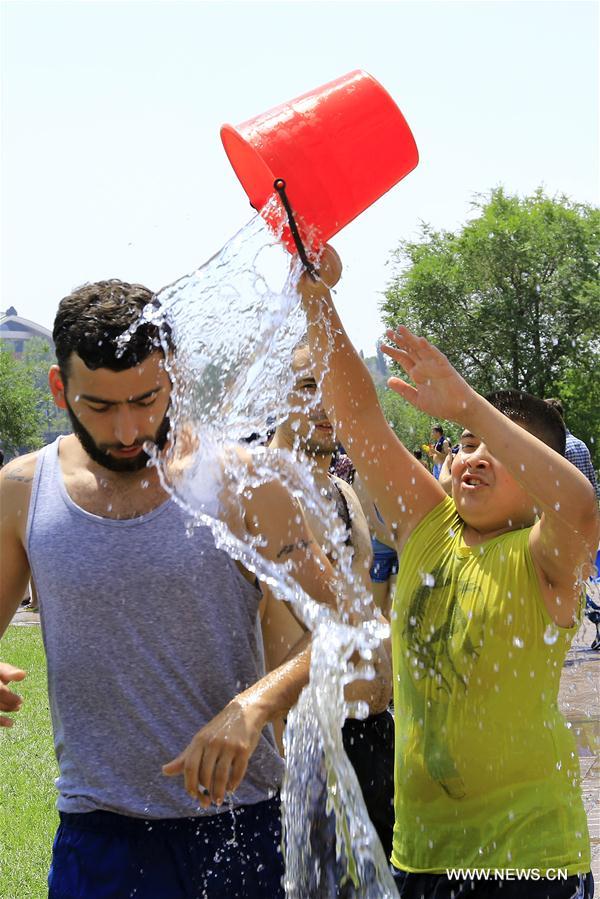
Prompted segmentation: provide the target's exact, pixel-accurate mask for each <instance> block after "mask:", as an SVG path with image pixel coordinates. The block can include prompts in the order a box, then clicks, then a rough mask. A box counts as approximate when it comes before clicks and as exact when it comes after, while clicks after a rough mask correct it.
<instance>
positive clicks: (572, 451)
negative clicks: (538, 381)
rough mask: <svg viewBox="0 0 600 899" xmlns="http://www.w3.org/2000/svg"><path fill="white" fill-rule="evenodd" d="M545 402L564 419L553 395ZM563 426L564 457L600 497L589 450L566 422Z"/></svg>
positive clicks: (559, 402)
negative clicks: (565, 437) (564, 438)
mask: <svg viewBox="0 0 600 899" xmlns="http://www.w3.org/2000/svg"><path fill="white" fill-rule="evenodd" d="M546 402H547V403H548V405H549V406H552V408H553V409H556V411H557V412H558V414H559V415H560V417H561V418H562V420H563V421H564V420H565V414H564V408H563V404H562V402H561V401H560V400H559V399H556V398H554V397H552V398H550V399H547V400H546ZM565 428H566V431H567V446H566V449H565V458H567V459H568V460H569V462H572V463H573V465H576V466H577V468H578V469H579V471H581V472H582V473H583V474H584V475H585V476H586V478H587V479H588V481H589V482H590V484H591V485H592V487H593V488H594V492H595V494H596V498H597V499H600V487H599V485H598V480H597V478H596V472H595V471H594V466H593V465H592V457H591V455H590V451H589V449H588V448H587V446H586V445H585V443H584V442H583V440H580V439H579V438H578V437H574V436H573V434H571V432H570V431H569V429H568V427H567V425H566V422H565Z"/></svg>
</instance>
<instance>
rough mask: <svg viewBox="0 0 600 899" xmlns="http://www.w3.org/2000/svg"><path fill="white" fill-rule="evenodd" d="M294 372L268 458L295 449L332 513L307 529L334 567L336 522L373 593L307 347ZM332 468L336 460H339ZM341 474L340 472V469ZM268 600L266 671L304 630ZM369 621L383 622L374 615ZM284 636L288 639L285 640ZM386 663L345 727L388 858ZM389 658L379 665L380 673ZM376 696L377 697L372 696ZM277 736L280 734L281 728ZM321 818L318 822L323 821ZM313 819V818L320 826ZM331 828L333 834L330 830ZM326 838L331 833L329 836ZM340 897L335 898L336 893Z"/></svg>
mask: <svg viewBox="0 0 600 899" xmlns="http://www.w3.org/2000/svg"><path fill="white" fill-rule="evenodd" d="M292 369H293V371H294V373H295V376H296V380H295V384H294V390H293V393H292V395H291V397H290V401H291V407H292V409H293V411H292V412H291V413H290V415H289V416H288V418H287V419H286V420H284V421H282V422H280V423H279V425H278V426H277V428H276V430H275V434H274V436H273V439H272V441H271V443H270V445H269V452H270V453H271V452H273V453H275V452H278V451H279V452H280V451H288V452H289V451H293V450H294V449H295V450H296V451H297V453H298V458H299V459H300V460H301V462H302V463H303V464H305V465H308V466H309V467H310V469H311V471H312V474H313V477H314V481H315V486H316V487H317V489H318V490H319V491H320V493H321V496H322V497H323V498H324V499H325V500H327V501H328V503H329V504H330V514H329V516H328V518H327V520H323V519H322V518H321V517H320V514H319V513H317V512H316V511H315V509H314V508H312V507H311V505H310V503H308V502H306V501H304V500H303V499H302V498H301V499H300V502H301V505H302V508H303V511H304V515H305V516H306V521H307V524H308V527H309V529H310V531H311V534H312V535H313V537H314V539H315V540H316V542H317V543H318V544H319V545H320V546H321V547H322V549H323V551H324V552H325V553H326V554H327V556H328V558H329V560H330V562H331V563H332V565H333V566H334V568H337V567H338V566H339V564H340V560H339V549H338V548H336V547H335V546H332V544H331V538H330V530H331V526H332V524H334V525H335V526H338V527H339V526H340V525H341V526H342V527H343V529H344V533H345V541H344V546H345V547H347V549H348V550H349V551H350V553H351V571H352V576H353V578H354V581H355V582H356V583H358V584H361V585H362V586H363V587H365V588H367V589H369V586H370V583H369V568H370V565H371V540H370V534H369V527H368V524H367V520H366V518H365V514H364V512H363V509H362V507H361V503H360V502H359V499H358V497H357V494H356V492H355V490H354V489H353V486H351V485H350V484H349V483H348V481H347V480H345V479H344V478H341V477H339V476H338V475H337V474H336V473H334V472H333V471H332V457H333V456H334V454H335V455H336V456H337V459H338V461H339V460H340V459H341V460H342V462H343V466H344V469H343V470H344V472H345V473H346V474H348V473H349V471H350V469H352V470H353V466H352V462H351V461H350V458H349V457H348V455H347V454H346V453H345V452H342V453H339V452H338V453H336V448H338V444H337V441H336V437H335V431H334V429H333V427H332V425H331V422H330V421H329V419H328V418H327V415H326V414H325V412H324V411H323V408H322V407H321V406H320V404H319V405H318V406H317V408H314V401H313V399H314V396H315V393H316V390H317V384H316V381H315V378H314V374H313V371H312V365H311V361H310V353H309V348H308V346H307V345H301V346H299V347H297V348H296V350H295V352H294V355H293V360H292ZM334 465H335V460H334ZM336 469H337V466H336ZM263 592H264V593H265V596H266V603H267V604H266V607H265V611H264V616H265V617H266V618H268V617H269V616H271V617H273V618H274V619H276V620H277V626H276V627H274V628H270V630H272V631H273V633H275V634H277V641H276V642H275V643H273V642H272V641H268V642H267V644H266V646H265V650H266V656H267V667H274V666H276V665H280V664H281V663H282V661H284V660H285V659H286V658H287V656H288V653H289V651H290V650H294V649H295V651H296V652H297V651H298V649H299V648H300V647H302V646H303V645H305V642H306V636H305V633H304V628H303V626H302V625H300V623H299V622H298V621H297V620H296V618H295V617H294V616H292V614H291V612H290V611H289V609H288V608H287V606H286V605H285V604H284V603H282V602H280V601H278V600H276V599H273V598H272V596H271V595H270V591H269V588H268V587H266V586H263ZM370 614H371V615H376V614H377V617H379V618H380V617H381V616H380V615H379V614H378V613H377V612H376V609H373V608H372V609H371V613H370ZM283 635H285V637H286V639H285V640H282V636H283ZM381 650H382V654H384V655H385V659H387V660H388V664H389V665H390V668H389V681H387V680H384V679H380V684H381V692H380V696H379V699H378V701H371V703H370V711H371V714H370V715H369V716H368V717H367V718H366V719H364V720H362V719H356V718H348V719H346V722H345V723H344V727H343V729H342V738H343V742H344V748H345V750H346V754H347V755H348V758H349V759H350V761H351V762H352V765H353V767H354V770H355V772H356V775H357V778H358V781H359V784H360V786H361V790H362V793H363V797H364V800H365V805H366V808H367V812H368V813H369V817H370V819H371V821H372V823H373V826H374V827H375V829H376V831H377V834H378V836H379V839H380V840H381V844H382V846H383V848H384V851H385V852H386V853H387V854H389V852H391V846H392V830H393V826H394V814H393V795H394V773H393V766H394V733H393V727H394V725H393V718H392V716H391V714H390V712H389V711H388V705H389V701H390V698H391V653H390V650H389V643H387V642H386V645H384V646H382V648H381ZM385 659H382V664H381V669H382V670H383V667H384V664H385ZM372 692H374V691H372ZM345 695H346V700H351V699H357V698H360V696H357V695H355V684H349V685H348V687H347V688H346V692H345ZM276 730H277V728H276ZM325 797H326V784H325V782H324V783H323V791H322V794H321V797H320V799H321V804H322V812H321V814H318V813H316V814H314V815H313V827H312V828H311V844H312V849H313V855H314V859H313V865H314V867H315V882H314V883H313V884H312V890H314V893H313V892H311V895H319V896H320V895H329V894H328V893H326V892H323V893H321V892H318V890H325V889H326V887H325V883H324V878H326V877H327V876H330V875H331V872H332V871H333V870H334V864H333V859H332V858H331V857H329V859H328V862H327V863H325V859H327V856H328V853H330V852H332V851H334V850H335V839H334V838H333V833H332V825H333V822H332V820H329V821H328V822H326V821H325V820H324V819H325V818H329V816H327V815H325ZM320 818H321V819H323V820H322V821H319V819H320ZM315 819H316V820H315ZM328 828H329V830H328ZM327 834H329V835H328V836H327ZM317 860H319V863H317ZM336 895H337V894H336Z"/></svg>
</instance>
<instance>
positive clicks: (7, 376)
mask: <svg viewBox="0 0 600 899" xmlns="http://www.w3.org/2000/svg"><path fill="white" fill-rule="evenodd" d="M54 362H56V359H55V357H54V352H53V350H52V347H51V346H50V345H49V344H48V343H47V342H46V341H45V340H42V339H41V338H37V337H36V338H33V339H32V340H28V341H27V342H26V344H25V350H24V352H23V355H22V356H21V358H17V357H15V356H14V355H13V353H12V351H11V350H9V349H8V348H7V347H5V346H3V345H2V343H0V441H2V445H3V448H4V451H5V452H6V453H7V454H10V455H13V454H17V453H19V452H23V451H25V450H34V449H38V448H39V447H40V446H41V445H42V443H43V436H44V434H45V433H46V432H49V431H50V432H52V431H65V432H68V431H69V430H70V426H69V420H68V418H67V415H66V413H65V412H63V411H62V410H60V409H58V408H57V407H56V406H55V404H54V400H53V398H52V394H51V393H50V388H49V387H48V369H49V368H50V366H51V365H52V364H53V363H54Z"/></svg>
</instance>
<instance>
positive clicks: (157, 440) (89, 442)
mask: <svg viewBox="0 0 600 899" xmlns="http://www.w3.org/2000/svg"><path fill="white" fill-rule="evenodd" d="M65 403H66V406H67V414H68V416H69V420H70V422H71V427H72V428H73V433H74V434H75V436H76V437H77V439H78V440H79V442H80V444H81V446H82V447H83V449H84V451H85V452H86V453H87V454H88V456H89V457H90V458H91V459H92V460H93V461H94V462H97V464H98V465H102V467H103V468H107V469H108V470H109V471H120V472H135V471H141V470H142V469H143V468H145V467H146V466H147V464H148V462H149V461H150V456H149V455H148V453H147V452H146V451H145V450H142V451H141V453H138V455H137V456H135V457H134V458H133V459H117V458H115V457H114V456H111V455H109V451H110V450H120V449H123V448H124V447H123V446H122V444H120V443H112V444H111V443H96V441H95V440H94V438H93V437H92V435H91V434H90V432H89V431H88V430H87V428H84V426H83V425H82V424H81V422H80V421H79V419H78V418H77V416H76V415H75V413H74V412H73V409H72V408H71V406H70V404H69V402H68V400H67V398H66V397H65ZM170 428H171V422H170V421H169V416H168V414H167V413H166V412H165V415H164V418H163V420H162V421H161V423H160V425H159V426H158V428H157V431H156V434H154V435H150V434H149V435H148V436H146V437H142V438H141V439H140V440H136V442H135V446H143V444H144V443H153V444H154V445H155V446H156V448H157V449H158V450H162V449H163V448H164V446H165V444H166V442H167V439H168V437H169V430H170Z"/></svg>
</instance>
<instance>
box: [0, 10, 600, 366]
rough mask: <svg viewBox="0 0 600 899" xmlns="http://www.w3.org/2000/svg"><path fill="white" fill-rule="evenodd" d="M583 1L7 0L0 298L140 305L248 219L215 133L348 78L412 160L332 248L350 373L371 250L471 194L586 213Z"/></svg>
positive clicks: (589, 13) (34, 309)
mask: <svg viewBox="0 0 600 899" xmlns="http://www.w3.org/2000/svg"><path fill="white" fill-rule="evenodd" d="M598 10H599V7H598V4H596V3H595V2H591V0H590V2H588V0H582V2H578V0H568V2H562V0H555V2H554V0H552V2H546V0H528V2H521V0H503V2H486V0H471V2H459V0H456V2H454V0H438V2H429V0H419V2H408V0H407V2H403V0H400V2H376V0H367V2H360V0H358V2H347V0H337V2H320V0H319V2H308V0H306V2H282V0H279V2H260V3H259V2H253V0H245V2H229V0H221V2H218V3H213V2H195V0H189V2H184V0H157V2H146V0H137V2H128V0H119V2H95V0H90V2H78V0H72V2H60V3H57V2H52V0H43V2H29V0H4V2H2V4H1V13H2V36H1V40H2V47H1V50H2V64H1V65H2V70H1V74H2V108H1V120H0V122H1V142H2V151H1V185H0V186H1V188H2V196H3V200H2V220H1V222H2V231H1V262H2V281H1V289H2V299H1V301H0V309H3V310H4V309H6V308H8V307H9V306H15V307H16V309H17V311H18V313H19V315H22V316H23V317H25V318H29V319H32V320H34V321H36V322H38V323H39V324H41V325H44V326H45V327H48V328H51V327H52V322H53V319H54V315H55V312H56V308H57V305H58V302H59V300H60V299H61V297H63V296H64V295H66V294H67V293H69V292H70V291H71V290H72V289H73V288H74V287H76V286H78V285H80V284H82V283H84V282H86V281H95V280H100V279H102V278H111V277H117V278H121V279H123V280H127V281H137V282H141V283H144V284H146V285H147V286H148V287H150V288H152V289H154V290H158V289H159V288H160V287H162V286H164V285H165V284H168V283H170V282H172V281H174V280H176V279H177V278H179V277H181V276H182V275H184V274H186V273H187V272H189V271H192V270H194V269H195V268H197V267H198V266H199V265H200V264H202V262H204V261H205V260H207V259H208V258H209V257H210V256H212V255H213V254H214V253H215V252H217V251H218V250H219V249H220V247H221V246H222V245H223V244H225V243H226V242H227V240H228V239H229V238H230V237H231V236H233V235H234V234H235V232H237V231H238V230H239V229H240V228H241V227H242V226H243V225H244V224H245V223H246V222H247V221H248V219H249V218H250V216H251V214H252V210H251V209H250V207H249V205H248V200H247V198H246V195H245V193H244V191H243V190H242V188H241V186H240V184H239V182H238V180H237V178H236V176H235V174H234V172H233V170H232V168H231V166H230V164H229V162H228V160H227V157H226V155H225V153H224V151H223V148H222V145H221V141H220V137H219V129H220V127H221V125H222V124H224V123H226V122H228V123H230V124H233V125H235V124H239V123H241V122H243V121H245V120H247V119H250V118H252V117H254V116H256V115H258V114H259V113H261V112H264V111H266V110H268V109H270V108H271V107H273V106H276V105H278V104H280V103H283V102H285V101H287V100H290V99H292V98H294V97H297V96H298V95H300V94H303V93H305V92H307V91H309V90H312V89H313V88H316V87H318V86H319V85H321V84H324V83H326V82H328V81H331V80H332V79H334V78H337V77H339V76H341V75H343V74H345V73H347V72H350V71H352V70H354V69H364V70H365V71H367V72H369V73H370V74H371V75H373V76H374V77H375V78H377V80H378V81H380V82H381V83H382V84H383V85H384V87H385V88H386V89H387V90H388V92H389V93H390V94H391V95H392V97H393V98H394V100H395V101H396V103H397V104H398V106H399V107H400V109H401V110H402V112H403V114H404V116H405V118H406V119H407V121H408V123H409V125H410V127H411V129H412V132H413V134H414V136H415V139H416V142H417V146H418V148H419V153H420V162H419V165H418V167H417V169H415V171H413V172H412V173H411V174H410V175H408V176H407V177H406V178H405V179H404V180H403V181H402V182H400V184H398V185H396V187H394V188H393V189H392V190H391V191H389V192H388V193H387V194H386V195H385V196H384V197H382V198H381V199H379V200H378V201H377V202H376V203H375V204H374V205H373V206H371V207H370V208H369V209H367V210H366V211H365V212H364V213H362V215H360V216H359V217H358V218H357V219H356V220H355V221H354V222H352V223H350V224H349V225H348V226H347V227H346V228H345V229H344V230H343V231H342V232H341V233H340V234H339V235H337V236H336V237H335V238H333V239H332V243H333V244H334V246H335V247H336V249H337V250H338V251H339V253H340V255H341V256H342V259H343V261H344V276H343V279H342V282H341V283H340V286H339V289H338V294H337V296H338V305H339V309H340V312H341V315H342V318H343V320H344V322H345V324H346V327H347V329H348V332H349V335H350V337H351V339H352V340H353V341H354V343H355V344H356V345H357V346H358V347H359V348H360V349H362V350H363V352H364V353H365V355H372V354H373V352H374V347H375V343H376V340H377V339H378V338H379V337H380V336H381V334H382V324H381V319H380V311H379V304H380V302H381V299H382V293H383V291H384V290H385V288H386V286H387V284H388V283H389V280H390V278H391V277H392V273H393V264H392V262H391V259H392V253H393V251H394V249H395V248H396V247H397V246H398V245H399V243H400V241H402V240H407V239H408V240H411V239H414V238H416V237H417V235H418V231H419V227H420V223H421V222H428V223H429V224H431V225H432V226H433V227H435V228H443V229H450V230H454V229H457V228H459V227H460V226H461V225H462V224H464V223H465V222H466V221H467V219H468V217H469V215H470V214H471V209H472V207H471V202H472V200H473V199H474V197H475V196H476V195H477V194H485V193H488V192H489V191H490V190H491V189H492V188H493V187H495V186H497V185H500V184H501V185H503V186H504V188H505V189H506V190H507V191H508V192H509V193H517V194H519V195H525V194H528V193H531V192H533V191H534V190H535V189H536V188H537V187H539V186H542V187H543V188H544V189H545V190H546V192H547V193H549V194H550V195H556V194H566V195H568V196H569V197H570V198H571V199H572V200H575V201H578V202H586V203H594V204H597V203H598V200H599V167H598V159H599V152H598V151H599V132H598V61H599V60H598V49H599V38H598V18H599V16H598Z"/></svg>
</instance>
